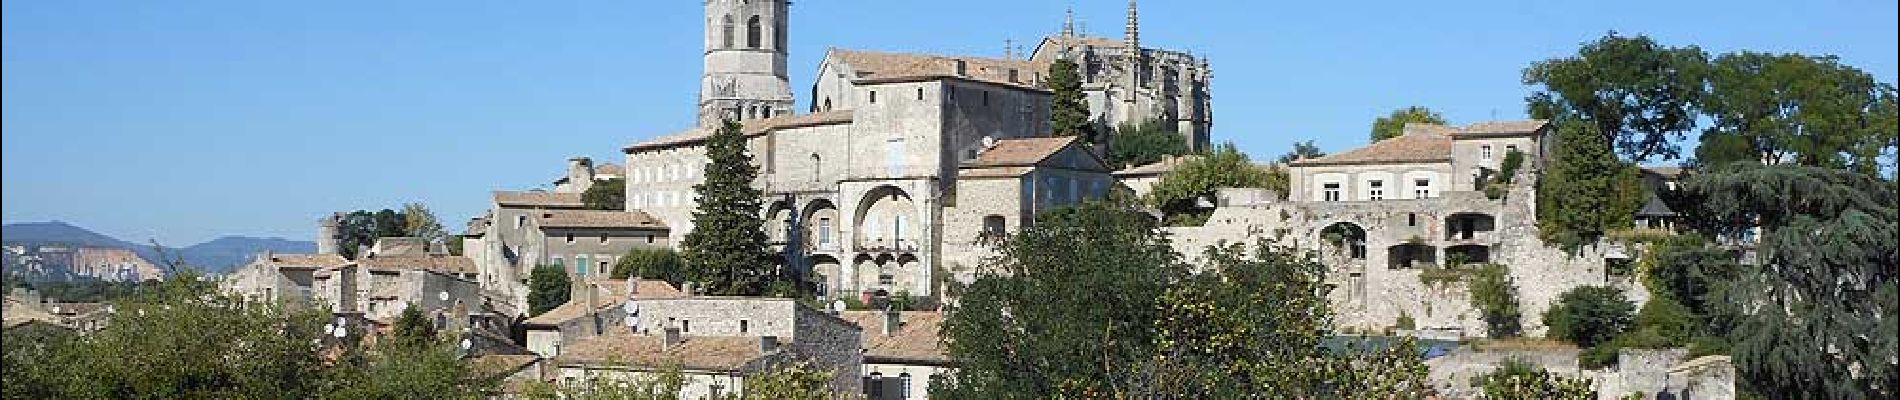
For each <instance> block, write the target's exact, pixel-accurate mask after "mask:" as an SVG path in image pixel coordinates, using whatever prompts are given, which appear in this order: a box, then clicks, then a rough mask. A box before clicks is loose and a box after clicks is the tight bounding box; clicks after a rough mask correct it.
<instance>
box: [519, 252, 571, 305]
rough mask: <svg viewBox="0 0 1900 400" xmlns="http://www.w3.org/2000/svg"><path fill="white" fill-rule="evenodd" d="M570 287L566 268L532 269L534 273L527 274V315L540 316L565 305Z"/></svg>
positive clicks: (545, 266) (547, 267) (544, 266)
mask: <svg viewBox="0 0 1900 400" xmlns="http://www.w3.org/2000/svg"><path fill="white" fill-rule="evenodd" d="M572 285H573V281H570V280H568V277H567V269H566V268H562V267H561V266H559V265H542V266H538V267H534V271H532V272H529V274H528V315H530V316H534V315H541V313H544V312H548V310H552V309H554V308H555V307H560V306H561V305H562V304H567V300H568V298H569V297H568V296H570V295H571V294H572V293H570V292H569V290H570V289H571V286H572Z"/></svg>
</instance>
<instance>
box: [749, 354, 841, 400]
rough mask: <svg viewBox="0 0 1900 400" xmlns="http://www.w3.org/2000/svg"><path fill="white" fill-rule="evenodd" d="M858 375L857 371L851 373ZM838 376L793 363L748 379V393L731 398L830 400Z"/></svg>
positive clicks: (806, 364) (802, 363)
mask: <svg viewBox="0 0 1900 400" xmlns="http://www.w3.org/2000/svg"><path fill="white" fill-rule="evenodd" d="M850 372H852V373H856V372H857V371H850ZM833 374H835V372H832V371H825V370H822V369H818V368H816V367H813V366H812V365H811V364H809V363H805V362H794V363H792V364H790V365H782V366H779V367H777V368H774V369H772V370H771V371H768V372H765V373H761V374H756V375H753V376H750V377H747V378H746V380H745V393H744V394H742V395H739V396H729V397H728V398H733V399H741V400H828V399H831V398H832V395H831V379H832V377H833V376H834V375H833Z"/></svg>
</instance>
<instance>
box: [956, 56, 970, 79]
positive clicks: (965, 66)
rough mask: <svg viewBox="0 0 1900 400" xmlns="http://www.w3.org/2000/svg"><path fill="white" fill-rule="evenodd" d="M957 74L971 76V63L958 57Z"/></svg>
mask: <svg viewBox="0 0 1900 400" xmlns="http://www.w3.org/2000/svg"><path fill="white" fill-rule="evenodd" d="M957 76H970V63H968V62H964V61H963V59H957Z"/></svg>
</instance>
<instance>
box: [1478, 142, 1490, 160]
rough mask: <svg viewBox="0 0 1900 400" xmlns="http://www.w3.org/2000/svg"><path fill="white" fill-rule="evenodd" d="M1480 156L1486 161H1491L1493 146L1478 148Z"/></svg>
mask: <svg viewBox="0 0 1900 400" xmlns="http://www.w3.org/2000/svg"><path fill="white" fill-rule="evenodd" d="M1478 156H1479V157H1482V158H1484V160H1485V161H1491V145H1488V144H1487V145H1483V146H1478Z"/></svg>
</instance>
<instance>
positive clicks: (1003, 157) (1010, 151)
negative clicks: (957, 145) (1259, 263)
mask: <svg viewBox="0 0 1900 400" xmlns="http://www.w3.org/2000/svg"><path fill="white" fill-rule="evenodd" d="M1076 140H1079V139H1078V138H1076V137H1075V136H1057V137H1043V138H1021V139H1003V140H998V141H996V145H995V146H991V147H990V148H989V149H988V150H984V151H983V153H981V154H978V155H977V156H976V159H973V160H970V161H968V162H965V163H964V165H965V166H970V167H1021V166H1032V165H1036V164H1038V163H1041V162H1042V161H1043V160H1047V159H1049V157H1050V156H1054V155H1056V153H1060V152H1062V149H1063V148H1065V147H1068V146H1069V144H1070V143H1074V142H1075V141H1076Z"/></svg>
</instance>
